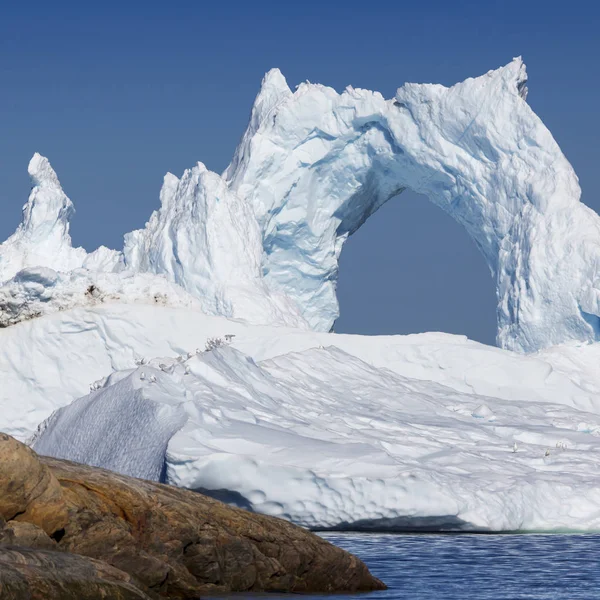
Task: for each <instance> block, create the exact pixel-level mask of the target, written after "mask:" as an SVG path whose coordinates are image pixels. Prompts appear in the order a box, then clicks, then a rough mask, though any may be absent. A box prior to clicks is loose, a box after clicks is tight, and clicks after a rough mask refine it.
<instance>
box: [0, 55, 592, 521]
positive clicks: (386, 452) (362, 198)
mask: <svg viewBox="0 0 600 600" xmlns="http://www.w3.org/2000/svg"><path fill="white" fill-rule="evenodd" d="M526 80H527V78H526V71H525V67H524V65H523V63H522V61H521V60H520V59H515V60H513V61H512V62H511V63H509V64H508V65H506V66H505V67H502V68H500V69H497V70H495V71H490V72H489V73H486V74H485V75H483V76H481V77H477V78H473V79H467V80H466V81H464V82H462V83H459V84H457V85H455V86H452V87H444V86H441V85H433V84H421V85H417V84H405V85H404V86H402V87H401V88H399V89H398V91H397V93H396V95H395V96H394V98H391V99H385V98H383V96H381V95H380V94H378V93H377V92H371V91H367V90H360V89H353V88H347V89H346V90H344V91H343V92H342V93H338V92H336V91H335V90H333V89H331V88H328V87H325V86H321V85H315V84H309V83H304V84H301V85H300V86H298V87H297V88H296V89H295V90H294V91H292V90H291V89H290V88H289V87H288V85H287V82H286V81H285V79H284V77H283V75H282V74H281V73H280V72H279V71H278V70H272V71H270V72H269V73H268V74H267V75H266V76H265V79H264V81H263V84H262V87H261V90H260V92H259V94H258V96H257V98H256V101H255V103H254V106H253V109H252V113H251V117H250V122H249V125H248V127H247V130H246V132H245V133H244V135H243V137H242V140H241V142H240V144H239V146H238V148H237V150H236V152H235V155H234V157H233V160H232V162H231V164H230V165H229V167H228V168H227V169H226V171H225V172H224V173H223V174H222V175H219V174H217V173H213V172H211V171H209V170H208V169H207V168H206V167H205V166H204V165H203V164H202V163H198V164H197V165H196V166H194V167H193V168H192V169H189V170H187V171H186V172H185V173H184V174H183V175H182V177H181V178H177V177H175V176H174V175H171V174H167V176H166V177H165V179H164V184H163V187H162V190H161V194H160V200H161V205H160V208H159V209H158V210H157V211H155V212H154V213H153V214H152V215H151V217H150V218H149V220H148V222H147V223H146V225H145V226H144V227H143V228H141V229H139V230H137V231H133V232H131V233H129V234H127V235H126V236H125V243H124V247H123V249H122V250H111V249H108V248H105V247H100V248H99V249H97V250H95V251H94V252H91V253H87V252H86V251H85V250H84V249H82V248H73V246H72V244H71V239H70V236H69V226H70V218H71V216H72V213H73V204H72V203H71V201H70V199H69V198H68V197H67V196H66V194H65V193H64V191H63V190H62V188H61V185H60V183H59V180H58V177H57V176H56V173H55V172H54V171H53V170H52V167H51V166H50V163H49V162H48V160H47V159H45V158H44V157H41V156H39V155H37V154H36V155H35V156H34V157H33V159H32V161H31V163H30V165H29V172H30V175H31V178H32V182H33V189H32V191H31V194H30V196H29V200H28V202H27V204H26V205H25V207H24V211H23V222H22V223H21V225H20V226H19V227H18V229H17V230H16V232H15V233H14V234H13V235H12V236H11V237H10V238H9V239H8V240H6V241H5V242H4V243H3V244H1V245H0V380H1V381H2V386H1V388H0V407H1V410H0V430H3V431H5V432H7V433H9V434H10V435H13V436H15V437H16V438H18V439H20V440H29V441H30V443H31V444H33V445H34V447H35V448H36V450H37V451H38V452H40V453H47V454H51V455H54V456H60V457H63V458H69V459H72V460H79V461H83V462H88V463H91V464H95V465H98V466H103V467H107V468H111V469H114V470H117V471H120V472H123V473H127V474H130V475H136V476H139V477H145V478H148V479H153V480H158V481H166V482H169V483H172V484H175V485H180V486H186V487H190V488H192V489H197V490H200V491H205V492H207V493H211V494H213V495H215V496H218V497H221V498H223V499H225V500H227V501H229V502H232V503H237V504H239V505H241V506H244V507H246V508H249V509H252V510H256V511H259V512H264V513H266V514H272V515H278V516H281V517H284V518H287V519H290V520H292V521H295V522H297V523H299V524H302V525H304V526H306V527H310V528H314V529H336V528H338V529H339V528H348V527H352V528H355V529H364V530H396V529H397V530H400V529H402V530H405V529H443V530H469V531H509V530H536V529H537V530H540V529H541V530H555V529H573V530H579V531H583V530H597V529H598V528H599V527H600V521H599V518H598V514H600V510H599V509H600V495H599V493H598V490H599V489H600V486H599V485H598V484H599V483H600V482H598V481H597V479H598V477H597V475H596V472H597V471H598V467H599V464H598V461H597V454H598V449H599V446H598V438H599V436H600V417H599V415H600V400H599V399H600V375H599V374H598V369H597V364H598V360H599V359H600V356H599V353H600V345H599V344H596V343H593V342H596V341H598V338H599V337H600V333H599V332H600V305H599V296H598V290H600V283H598V269H597V266H596V265H598V264H600V254H599V253H600V248H599V243H600V218H599V217H598V215H597V214H596V213H594V212H593V211H591V210H590V209H589V208H587V207H586V206H585V205H584V204H582V203H581V201H580V195H581V192H580V188H579V184H578V181H577V177H576V175H575V173H574V171H573V169H572V168H571V166H570V164H569V163H568V161H567V160H566V158H565V157H564V155H563V154H562V152H561V151H560V148H559V147H558V145H557V144H556V142H555V141H554V139H553V138H552V135H551V134H550V132H549V131H548V129H547V128H546V127H545V126H544V125H543V123H542V122H541V121H540V119H539V118H538V117H537V116H536V115H535V114H534V113H533V111H532V110H531V108H530V107H529V106H528V104H527V102H526V94H527V87H526ZM406 189H411V190H414V191H415V192H418V193H420V194H423V195H425V196H427V197H428V198H429V200H430V201H432V202H433V203H435V204H436V205H437V206H439V207H440V208H441V209H442V210H445V211H447V212H448V213H449V214H450V215H452V216H453V217H454V218H455V219H456V220H457V221H458V222H459V223H461V224H462V225H463V226H464V228H465V229H466V231H467V234H468V235H469V236H470V237H471V238H472V239H473V240H474V242H475V244H476V245H477V247H478V248H479V250H480V251H481V253H482V255H483V256H484V258H485V260H486V262H487V264H488V266H489V269H490V272H491V275H492V277H493V278H494V279H495V281H496V284H497V292H498V310H497V316H498V345H499V347H489V346H485V345H482V344H478V343H475V342H472V341H470V340H467V339H466V338H464V337H461V336H451V335H447V334H442V333H428V334H419V335H411V336H373V337H371V336H353V335H338V334H335V333H332V332H331V329H332V326H333V324H334V322H335V319H336V318H337V316H338V303H337V298H336V295H335V289H336V282H337V276H338V259H339V257H340V253H341V251H342V248H343V244H344V242H345V241H346V239H347V238H348V237H349V236H350V235H351V234H352V233H353V232H355V231H356V230H357V229H358V228H359V227H360V226H361V225H362V224H363V223H364V222H365V221H366V219H368V217H369V216H370V215H371V214H373V213H374V212H375V211H376V210H377V209H378V208H380V207H381V206H382V205H383V204H384V203H385V202H387V201H388V200H392V199H396V200H397V201H401V194H402V192H403V191H404V190H406ZM398 196H400V198H398Z"/></svg>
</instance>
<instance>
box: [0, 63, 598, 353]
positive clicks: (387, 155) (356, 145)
mask: <svg viewBox="0 0 600 600" xmlns="http://www.w3.org/2000/svg"><path fill="white" fill-rule="evenodd" d="M526 79H527V76H526V72H525V66H524V64H523V62H522V61H521V59H514V60H513V61H512V62H511V63H509V64H508V65H506V66H505V67H502V68H500V69H497V70H495V71H490V72H488V73H486V74H485V75H483V76H481V77H477V78H472V79H467V80H466V81H464V82H462V83H458V84H456V85H454V86H452V87H449V88H447V87H444V86H442V85H433V84H405V85H404V86H403V87H401V88H399V89H398V91H397V93H396V95H395V97H394V98H391V99H388V100H386V99H385V98H383V96H382V95H381V94H379V93H377V92H371V91H368V90H360V89H354V88H347V89H346V90H345V91H343V92H342V93H341V94H339V93H337V92H336V91H335V90H333V89H332V88H328V87H325V86H322V85H314V84H309V83H305V84H301V85H300V86H298V87H297V89H296V90H295V91H293V92H292V90H290V89H289V87H288V85H287V83H286V81H285V79H284V77H283V75H282V74H281V73H280V72H279V71H278V70H276V69H275V70H272V71H270V72H269V73H268V74H267V75H266V76H265V79H264V81H263V85H262V88H261V90H260V92H259V94H258V96H257V98H256V101H255V103H254V107H253V109H252V113H251V118H250V123H249V125H248V128H247V130H246V132H245V134H244V136H243V138H242V140H241V142H240V144H239V146H238V148H237V150H236V152H235V155H234V158H233V161H232V163H231V164H230V165H229V167H228V168H227V170H226V171H225V173H224V174H223V177H221V176H219V175H217V174H216V173H212V172H210V171H208V170H207V169H206V167H205V166H204V165H203V164H202V163H198V164H197V165H196V166H195V167H194V168H192V169H190V170H188V171H186V172H185V173H184V174H183V176H182V178H181V179H178V178H177V177H175V176H174V175H171V174H168V175H167V176H166V177H165V181H164V185H163V188H162V191H161V207H160V209H159V210H158V211H156V212H155V213H153V214H152V216H151V217H150V220H149V221H148V223H147V224H146V226H145V228H143V229H140V230H138V231H134V232H131V233H130V234H127V235H126V239H125V246H124V250H123V252H117V251H114V250H108V249H107V248H99V249H98V250H96V251H95V252H93V253H92V254H90V255H87V254H86V253H85V251H84V250H82V249H81V248H73V247H72V246H71V240H70V237H69V233H68V232H69V218H70V215H71V213H72V204H71V201H70V200H69V199H68V198H67V196H66V195H65V194H64V192H63V191H62V189H61V187H60V183H59V181H58V178H57V177H56V174H55V173H54V171H53V170H52V168H51V167H50V164H49V163H48V161H47V160H46V159H45V158H43V157H40V156H39V155H37V154H36V155H35V156H34V158H33V159H32V161H31V163H30V166H29V171H30V175H31V177H32V180H33V183H34V188H33V190H32V192H31V195H30V197H29V200H28V202H27V204H26V206H25V208H24V215H23V223H22V224H21V225H20V227H19V228H18V230H17V231H16V232H15V234H14V235H13V236H11V238H9V239H8V240H7V241H6V242H5V243H4V244H2V245H0V284H1V283H5V284H6V282H8V281H9V280H10V279H12V278H13V277H14V276H15V275H16V274H17V273H18V272H19V271H20V270H22V269H24V268H29V267H33V268H37V267H47V268H51V269H53V270H55V271H59V272H67V273H68V272H70V271H72V270H74V269H79V268H85V269H88V270H90V271H93V272H97V271H100V272H110V273H116V274H117V275H116V276H117V277H119V276H120V273H122V272H125V273H127V274H126V275H124V276H125V277H128V278H131V273H134V274H135V273H142V274H146V275H147V277H151V276H153V275H156V276H161V277H163V278H164V279H166V280H167V281H169V282H170V283H172V284H176V285H178V286H179V287H181V288H182V289H183V290H185V291H186V292H187V293H188V294H190V295H192V296H194V297H195V298H196V300H197V301H198V302H199V303H200V306H201V308H202V310H203V311H204V312H205V313H206V314H211V315H220V316H226V317H231V318H236V319H244V320H246V321H248V322H249V323H254V324H262V325H285V326H292V327H300V328H306V327H310V328H312V329H314V330H318V331H328V330H330V328H331V326H332V325H333V323H334V321H335V319H336V317H337V316H338V304H337V298H336V295H335V288H336V282H337V271H338V258H339V256H340V253H341V250H342V247H343V244H344V242H345V240H346V239H347V238H348V236H349V235H351V234H352V233H353V232H354V231H356V230H357V229H358V228H359V227H360V226H361V225H362V224H363V223H364V222H365V220H366V219H367V218H368V217H369V216H370V215H371V214H373V212H374V211H376V210H377V209H378V208H379V207H380V206H381V205H382V204H384V203H385V202H387V201H388V200H390V199H392V198H396V197H397V196H399V195H400V194H401V192H402V191H403V190H405V189H407V188H410V189H412V190H414V191H416V192H418V193H420V194H424V195H426V196H427V197H428V198H429V199H430V200H431V201H432V202H434V203H435V204H436V205H438V206H440V207H441V208H442V209H443V210H445V211H447V212H448V213H449V214H450V215H452V216H453V217H454V218H455V219H456V220H457V221H458V222H459V223H461V224H462V225H463V226H464V227H465V229H466V231H467V233H468V234H469V235H470V236H471V238H472V239H473V240H474V242H475V243H476V245H477V247H478V248H479V249H480V250H481V252H482V254H483V256H484V258H485V260H486V261H487V264H488V266H489V268H490V272H491V274H492V276H493V277H494V279H495V280H496V282H497V292H498V310H497V315H498V342H499V345H501V346H502V347H504V348H507V349H512V350H516V351H523V352H534V351H536V350H539V349H542V348H546V347H550V346H553V345H555V344H561V343H564V342H568V341H572V340H574V341H597V340H598V339H599V338H600V282H599V273H598V269H597V266H596V265H598V264H600V218H599V217H598V215H597V214H596V213H594V212H593V211H591V210H590V209H589V208H587V207H586V206H585V205H583V204H582V203H581V202H580V195H581V192H580V189H579V184H578V181H577V177H576V175H575V173H574V171H573V169H572V168H571V165H570V164H569V163H568V161H567V160H566V158H565V157H564V155H563V154H562V152H561V151H560V148H559V147H558V145H557V144H556V142H555V141H554V139H553V138H552V135H551V134H550V132H549V131H548V129H547V128H546V127H545V126H544V125H543V123H542V122H541V121H540V119H539V118H538V117H537V116H536V115H535V114H534V113H533V111H532V110H531V108H530V107H529V106H528V104H527V102H526V101H525V98H526V92H527V88H526ZM398 201H401V198H400V199H399V200H398ZM89 278H90V279H93V276H92V275H90V276H89ZM147 281H148V278H146V279H145V280H144V281H142V282H141V283H140V286H141V287H146V285H147ZM9 285H12V284H10V283H9ZM19 285H20V284H18V282H17V287H19ZM156 285H160V284H156ZM407 285H409V282H407ZM13 287H14V286H13ZM112 287H118V285H116V284H115V285H113V286H112ZM130 287H131V289H134V288H135V286H130ZM68 288H69V286H67V287H66V288H65V289H68ZM9 292H10V293H12V291H9ZM7 293H8V292H6V291H5V293H4V295H6V294H7ZM47 293H48V292H46V291H41V292H40V294H37V295H36V296H35V298H37V297H39V296H43V295H47ZM53 293H54V297H55V298H56V293H57V290H56V289H54V290H53ZM67 293H69V292H67ZM140 295H141V294H140V293H138V291H136V292H135V293H134V296H135V298H136V301H138V299H139V297H140ZM71 299H73V296H71ZM76 299H77V301H79V300H82V303H83V304H85V303H86V300H85V298H83V299H82V298H81V295H76ZM36 301H37V300H36ZM119 301H126V298H125V297H123V296H121V297H120V300H119ZM147 301H148V302H152V298H147ZM57 303H58V304H66V302H61V301H60V300H57ZM17 304H18V303H17ZM52 306H53V304H48V303H42V304H41V305H40V304H39V303H38V305H37V306H35V307H22V306H20V305H19V309H18V310H19V313H20V314H22V315H35V314H40V315H41V314H45V313H46V312H48V311H50V312H51V308H52ZM1 310H3V311H4V312H6V311H9V310H10V304H9V303H5V304H4V305H3V306H2V307H1ZM2 320H3V322H4V323H15V322H17V321H18V320H19V319H18V315H12V314H11V315H8V316H6V315H5V316H4V317H3V319H2Z"/></svg>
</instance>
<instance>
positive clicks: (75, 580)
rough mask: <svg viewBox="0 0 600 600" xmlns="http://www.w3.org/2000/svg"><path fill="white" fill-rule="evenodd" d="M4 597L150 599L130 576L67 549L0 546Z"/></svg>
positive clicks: (8, 599)
mask: <svg viewBox="0 0 600 600" xmlns="http://www.w3.org/2000/svg"><path fill="white" fill-rule="evenodd" d="M0 598H2V600H24V599H28V600H29V599H30V600H98V598H103V599H104V600H150V597H149V596H148V595H146V594H144V592H142V591H141V590H140V589H138V588H137V587H136V586H135V585H133V584H132V583H131V577H130V576H129V575H127V574H126V573H123V572H122V571H119V570H118V569H115V568H114V567H111V566H110V565H107V564H106V563H104V562H102V561H99V560H94V559H92V558H85V557H83V556H77V555H75V554H68V553H66V552H56V551H48V550H30V549H25V548H14V547H11V546H7V547H2V546H0Z"/></svg>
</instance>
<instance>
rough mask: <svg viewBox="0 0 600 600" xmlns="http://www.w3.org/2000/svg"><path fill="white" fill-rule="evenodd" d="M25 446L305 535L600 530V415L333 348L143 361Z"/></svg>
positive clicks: (218, 352) (225, 350)
mask: <svg viewBox="0 0 600 600" xmlns="http://www.w3.org/2000/svg"><path fill="white" fill-rule="evenodd" d="M331 337H333V336H331ZM355 343H356V340H355ZM515 444H516V452H515V451H514V449H515ZM34 447H35V449H36V450H37V451H38V452H41V453H44V454H50V455H53V456H58V457H63V458H67V459H71V460H76V461H82V462H87V463H90V464H94V465H98V466H103V467H107V468H110V469H113V470H117V471H120V472H123V473H127V474H130V475H134V476H137V477H143V478H150V479H162V480H164V481H168V482H170V483H173V484H175V485H179V486H185V487H189V488H192V489H201V490H213V493H214V494H215V495H217V496H218V497H220V498H222V499H225V500H228V501H230V502H234V503H236V504H238V505H240V506H243V507H246V508H250V509H252V510H255V511H259V512H262V513H265V514H270V515H275V516H279V517H283V518H286V519H290V520H292V521H294V522H296V523H299V524H301V525H304V526H306V527H310V528H317V529H320V528H336V527H337V528H358V529H367V530H369V529H379V530H393V529H407V528H408V529H410V528H415V529H442V530H456V529H459V530H493V531H506V530H557V529H573V530H596V529H599V528H600V516H599V515H600V454H599V452H598V451H599V450H600V415H599V414H598V413H596V414H592V413H587V412H584V411H580V410H576V409H574V408H571V407H568V406H565V405H560V404H555V403H549V402H543V401H540V400H530V401H519V402H516V401H509V400H502V399H499V398H492V397H485V396H480V395H473V394H467V393H461V392H457V391H456V390H454V389H452V388H450V387H446V386H444V385H441V384H438V383H434V382H432V381H420V380H417V379H414V378H406V377H403V376H401V375H398V374H397V373H394V372H392V371H391V370H388V369H385V368H375V367H373V366H371V365H369V364H367V363H365V362H363V361H361V360H359V359H358V358H356V357H353V356H352V355H350V354H348V353H346V352H344V351H342V350H340V349H339V348H336V347H335V346H330V347H326V348H324V347H320V348H312V349H309V350H305V351H302V352H295V353H289V354H285V355H281V356H278V357H276V358H273V359H270V360H265V361H262V362H258V363H257V362H255V361H253V360H252V359H250V358H249V357H248V356H246V355H244V354H242V353H241V352H239V351H238V350H235V349H234V348H231V347H221V348H216V349H213V350H212V351H209V352H205V353H201V354H198V355H197V354H195V353H194V354H192V355H191V356H190V357H189V358H188V357H187V355H186V356H184V357H180V359H179V360H177V359H160V360H159V359H157V360H152V361H151V362H150V363H149V364H146V365H143V366H139V367H137V368H133V369H129V370H125V371H122V372H119V373H116V374H114V375H112V376H111V377H110V378H109V379H108V380H107V381H106V382H104V385H103V387H101V388H100V389H99V390H96V391H92V392H91V393H90V394H89V395H88V396H85V397H83V398H81V399H79V400H77V401H75V402H74V403H72V404H71V405H69V406H68V407H65V408H63V409H61V410H59V411H58V412H57V413H56V414H55V415H54V416H53V417H52V418H51V419H50V420H49V421H48V422H47V424H46V426H45V429H44V430H43V431H42V432H41V433H40V434H39V435H38V437H37V439H36V442H35V446H34Z"/></svg>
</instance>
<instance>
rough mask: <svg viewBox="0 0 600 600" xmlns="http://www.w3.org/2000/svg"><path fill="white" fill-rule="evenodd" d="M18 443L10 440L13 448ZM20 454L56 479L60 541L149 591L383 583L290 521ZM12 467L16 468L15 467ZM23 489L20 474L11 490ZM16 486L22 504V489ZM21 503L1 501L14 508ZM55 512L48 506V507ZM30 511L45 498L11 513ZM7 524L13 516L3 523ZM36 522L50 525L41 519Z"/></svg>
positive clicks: (358, 587) (192, 593)
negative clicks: (60, 515)
mask: <svg viewBox="0 0 600 600" xmlns="http://www.w3.org/2000/svg"><path fill="white" fill-rule="evenodd" d="M9 440H11V438H9ZM6 443H8V442H7V441H6V440H2V439H0V457H1V456H3V454H6V452H4V453H3V449H2V446H3V445H4V444H6ZM15 444H18V443H17V442H15V441H14V440H11V441H10V445H11V448H12V449H13V451H12V452H14V445H15ZM9 455H12V454H9ZM26 458H27V460H28V461H30V463H36V462H37V466H36V465H35V464H31V465H29V470H30V471H31V472H33V473H34V474H35V477H36V478H38V479H39V477H40V476H39V473H40V472H44V473H46V475H44V477H45V478H46V480H51V481H56V482H58V485H59V488H60V490H59V493H57V492H56V489H55V488H53V493H52V495H51V496H50V497H49V498H50V502H51V503H53V504H52V505H53V506H61V507H63V509H64V510H66V512H67V515H68V519H66V521H67V522H66V523H65V524H64V531H63V530H58V531H54V532H53V534H52V536H53V538H54V540H55V541H56V543H57V548H58V549H60V550H63V551H66V552H72V553H76V554H81V555H85V556H88V557H93V558H96V559H100V560H102V561H104V562H106V563H107V564H109V565H112V566H113V567H115V568H117V569H119V570H120V571H123V572H126V573H129V574H130V575H131V576H132V582H133V583H135V584H136V585H137V586H138V587H140V588H141V589H143V590H144V591H145V592H147V593H150V594H154V593H156V594H160V595H162V596H167V597H173V598H197V597H198V596H199V595H200V594H203V593H205V592H231V591H234V592H242V591H252V592H258V591H269V592H340V591H370V590H376V589H384V588H385V586H384V585H383V584H382V583H381V582H380V581H379V580H378V579H375V578H374V577H373V576H372V575H371V574H370V573H369V571H368V570H367V568H366V566H365V565H364V564H363V563H362V562H361V561H360V560H359V559H357V558H356V557H355V556H352V555H351V554H349V553H347V552H345V551H343V550H341V549H340V548H336V547H335V546H332V545H331V544H329V543H328V542H326V541H325V540H323V539H321V538H320V537H318V536H316V535H314V534H312V533H310V532H308V531H306V530H304V529H301V528H299V527H296V526H295V525H292V524H290V523H288V522H286V521H283V520H280V519H276V518H273V517H266V516H262V515H257V514H253V513H249V512H246V511H243V510H240V509H236V508H232V507H229V506H227V505H225V504H223V503H221V502H219V501H218V500H214V499H212V498H208V497H207V496H203V495H201V494H198V493H195V492H191V491H189V490H182V489H178V488H174V487H171V486H166V485H161V484H157V483H152V482H148V481H143V480H139V479H133V478H131V477H125V476H122V475H118V474H116V473H112V472H110V471H106V470H104V469H98V468H94V467H87V466H84V465H80V464H76V463H71V462H68V461H62V460H57V459H52V458H46V457H37V456H36V455H35V454H34V453H33V452H32V451H31V450H28V451H27V453H26ZM10 469H11V472H14V471H15V467H14V465H12V464H11V465H10ZM3 472H4V463H3V462H0V481H3V478H5V477H6V476H5V474H4V473H3ZM48 474H49V475H48ZM6 487H7V486H6V485H5V488H6ZM25 488H27V489H28V486H27V483H26V482H23V483H22V484H21V485H20V486H18V487H16V488H15V487H13V488H12V489H16V490H21V489H25ZM17 494H18V498H19V500H18V502H20V503H21V504H22V503H23V501H22V500H20V498H21V497H23V496H25V494H23V493H21V492H20V491H18V492H17ZM0 498H1V494H0ZM10 502H13V504H10ZM18 502H17V501H13V500H10V499H8V500H5V501H4V503H5V504H6V505H10V506H16V505H17V504H18ZM28 506H29V505H28ZM13 510H14V509H11V510H10V511H7V513H6V514H10V512H12V511H13ZM58 512H60V511H56V510H55V509H53V510H52V511H48V514H50V515H51V516H54V515H55V514H57V513H58ZM2 514H5V513H2ZM30 514H32V515H33V516H35V517H39V516H40V515H43V514H44V509H43V506H42V505H40V506H39V507H37V511H32V512H31V513H27V511H25V512H24V513H22V514H20V515H19V516H18V517H17V518H18V519H20V520H22V518H23V517H25V516H27V518H29V515H30ZM8 519H11V517H10V516H9V517H8ZM32 522H33V521H32ZM13 523H14V520H9V522H8V528H9V529H10V528H12V527H13V525H12V524H13ZM34 524H35V525H38V526H40V527H42V528H44V530H45V531H47V530H48V528H47V527H44V524H43V523H40V522H39V520H38V521H36V522H34ZM19 527H20V526H19ZM19 527H17V528H16V529H14V530H12V529H11V531H12V534H13V537H19V535H20V536H21V538H20V539H21V540H23V539H25V537H26V535H27V536H29V537H27V539H28V540H30V543H31V545H33V546H37V544H38V541H39V543H41V540H43V541H44V542H47V540H46V538H44V537H38V538H36V536H37V535H38V533H39V532H36V530H34V529H30V530H28V531H25V530H24V529H21V530H20V532H19V531H18V529H19ZM0 536H2V530H1V525H0ZM36 540H38V541H36Z"/></svg>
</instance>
